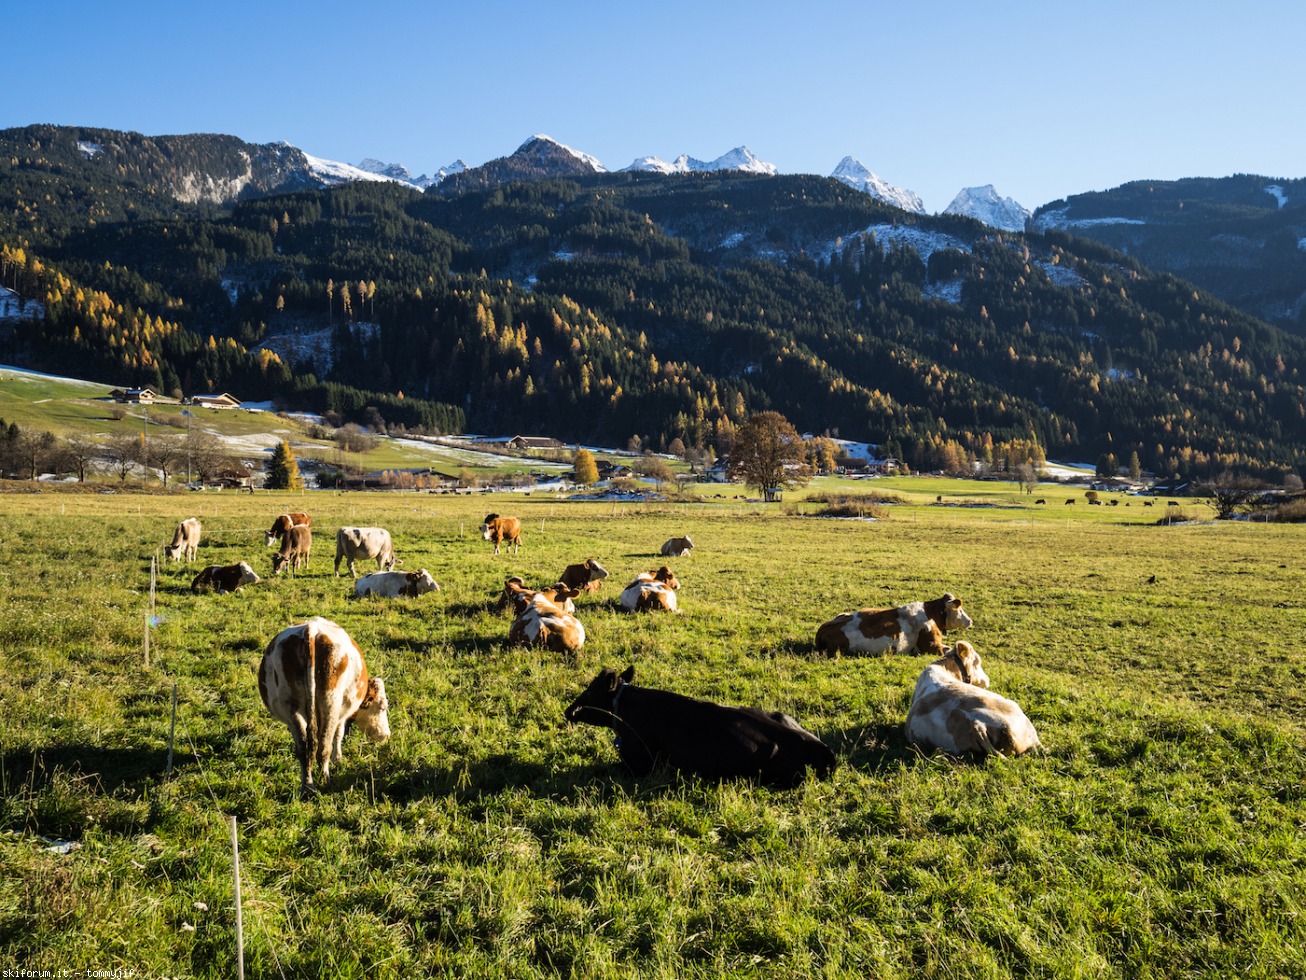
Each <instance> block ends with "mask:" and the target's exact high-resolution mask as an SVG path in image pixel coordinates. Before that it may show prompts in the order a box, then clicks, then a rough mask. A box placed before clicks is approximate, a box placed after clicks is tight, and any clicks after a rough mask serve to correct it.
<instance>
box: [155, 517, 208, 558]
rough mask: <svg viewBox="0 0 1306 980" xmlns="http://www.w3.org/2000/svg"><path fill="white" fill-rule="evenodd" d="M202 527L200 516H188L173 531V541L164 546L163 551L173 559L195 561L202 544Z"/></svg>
mask: <svg viewBox="0 0 1306 980" xmlns="http://www.w3.org/2000/svg"><path fill="white" fill-rule="evenodd" d="M201 531H202V528H201V527H200V522H199V518H197V517H188V518H186V519H185V520H184V521H182V522H181V523H180V524H178V525H177V529H176V530H175V531H173V532H172V541H170V542H169V543H168V544H166V545H164V546H163V553H164V554H165V555H167V556H168V557H169V558H170V559H171V560H172V561H181V560H182V558H185V559H186V561H194V560H195V554H196V552H197V550H198V549H199V546H200V532H201Z"/></svg>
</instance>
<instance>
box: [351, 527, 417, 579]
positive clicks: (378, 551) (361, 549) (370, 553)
mask: <svg viewBox="0 0 1306 980" xmlns="http://www.w3.org/2000/svg"><path fill="white" fill-rule="evenodd" d="M369 558H375V559H376V567H377V568H379V569H383V570H384V571H387V572H388V571H390V570H391V569H392V568H394V567H395V566H396V565H402V564H403V562H402V561H400V560H399V559H398V558H396V557H395V546H394V542H393V541H391V540H390V532H389V531H387V530H386V529H385V528H383V527H342V528H341V529H340V530H339V531H337V532H336V574H337V575H339V574H340V562H341V560H342V559H343V560H344V561H345V565H346V567H347V568H348V569H349V574H350V575H352V576H353V577H354V578H358V572H357V571H355V570H354V562H355V561H366V560H367V559H369Z"/></svg>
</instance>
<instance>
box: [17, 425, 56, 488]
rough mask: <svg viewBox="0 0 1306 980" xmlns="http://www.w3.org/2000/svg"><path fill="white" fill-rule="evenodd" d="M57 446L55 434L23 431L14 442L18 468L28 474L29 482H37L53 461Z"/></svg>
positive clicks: (29, 430)
mask: <svg viewBox="0 0 1306 980" xmlns="http://www.w3.org/2000/svg"><path fill="white" fill-rule="evenodd" d="M55 445H56V443H55V438H54V433H52V432H34V431H32V430H31V429H23V430H22V431H20V432H19V433H18V437H17V438H16V439H14V441H13V454H14V463H15V465H16V468H17V469H18V471H19V472H21V473H26V474H27V478H28V479H29V480H35V479H36V478H37V477H38V476H39V475H40V473H41V470H42V469H44V468H45V467H46V465H47V464H48V463H49V462H51V461H52V458H53V455H54V449H55Z"/></svg>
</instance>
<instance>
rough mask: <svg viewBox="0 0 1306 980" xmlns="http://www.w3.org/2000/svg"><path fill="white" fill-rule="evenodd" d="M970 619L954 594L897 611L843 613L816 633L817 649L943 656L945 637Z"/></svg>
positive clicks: (861, 610)
mask: <svg viewBox="0 0 1306 980" xmlns="http://www.w3.org/2000/svg"><path fill="white" fill-rule="evenodd" d="M970 625H971V618H970V617H969V616H968V615H966V610H964V609H962V608H961V600H960V599H958V598H957V597H956V596H954V595H953V594H952V593H951V592H948V593H945V594H944V595H942V596H940V597H939V598H938V599H931V600H930V601H929V602H909V603H907V604H906V605H905V606H898V607H897V608H896V609H859V610H857V611H856V612H846V613H840V614H839V615H838V616H835V617H834V619H832V620H830V621H829V622H826V623H822V624H821V626H820V628H818V629H817V631H816V649H818V650H829V651H831V652H833V653H835V654H840V653H908V654H910V653H932V654H934V655H935V656H940V655H942V653H943V635H942V634H943V633H946V632H947V631H948V630H964V629H966V628H967V627H968V626H970Z"/></svg>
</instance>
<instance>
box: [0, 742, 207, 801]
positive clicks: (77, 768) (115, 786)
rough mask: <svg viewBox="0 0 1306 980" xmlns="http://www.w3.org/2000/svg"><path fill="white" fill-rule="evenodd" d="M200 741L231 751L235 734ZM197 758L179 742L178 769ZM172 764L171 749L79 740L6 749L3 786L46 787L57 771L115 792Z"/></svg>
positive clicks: (10, 789) (0, 759) (12, 789)
mask: <svg viewBox="0 0 1306 980" xmlns="http://www.w3.org/2000/svg"><path fill="white" fill-rule="evenodd" d="M197 744H198V746H199V747H202V748H204V749H208V750H210V751H211V752H221V751H226V750H228V749H229V748H230V745H229V740H228V739H225V738H222V739H201V740H199V741H198V743H197ZM194 764H195V756H194V754H193V753H192V751H191V748H190V744H189V743H187V744H186V745H185V747H184V748H183V746H181V745H180V744H179V745H178V746H177V748H176V751H175V753H174V756H173V760H172V771H173V774H174V775H175V774H177V773H179V772H181V771H183V770H184V769H186V768H188V767H189V766H193V765H194ZM167 767H168V750H167V749H140V748H105V747H103V746H99V745H87V744H85V743H74V744H71V745H51V746H47V747H45V748H37V749H24V750H20V751H16V752H6V753H5V754H4V755H3V756H0V775H2V777H3V781H2V782H0V792H3V793H4V794H5V795H11V794H14V793H18V792H20V791H24V790H25V791H29V792H40V791H41V790H43V789H45V788H46V787H47V786H49V785H50V784H51V782H53V781H54V780H55V778H56V777H57V776H60V775H62V776H66V777H70V778H72V779H74V780H77V781H79V782H86V783H88V784H89V788H90V789H91V790H92V791H93V792H101V793H114V792H116V791H117V790H119V789H122V788H123V787H127V786H136V785H138V784H140V783H142V782H144V781H146V780H149V779H156V778H157V779H161V778H162V777H163V775H164V773H165V772H166V771H167Z"/></svg>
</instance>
